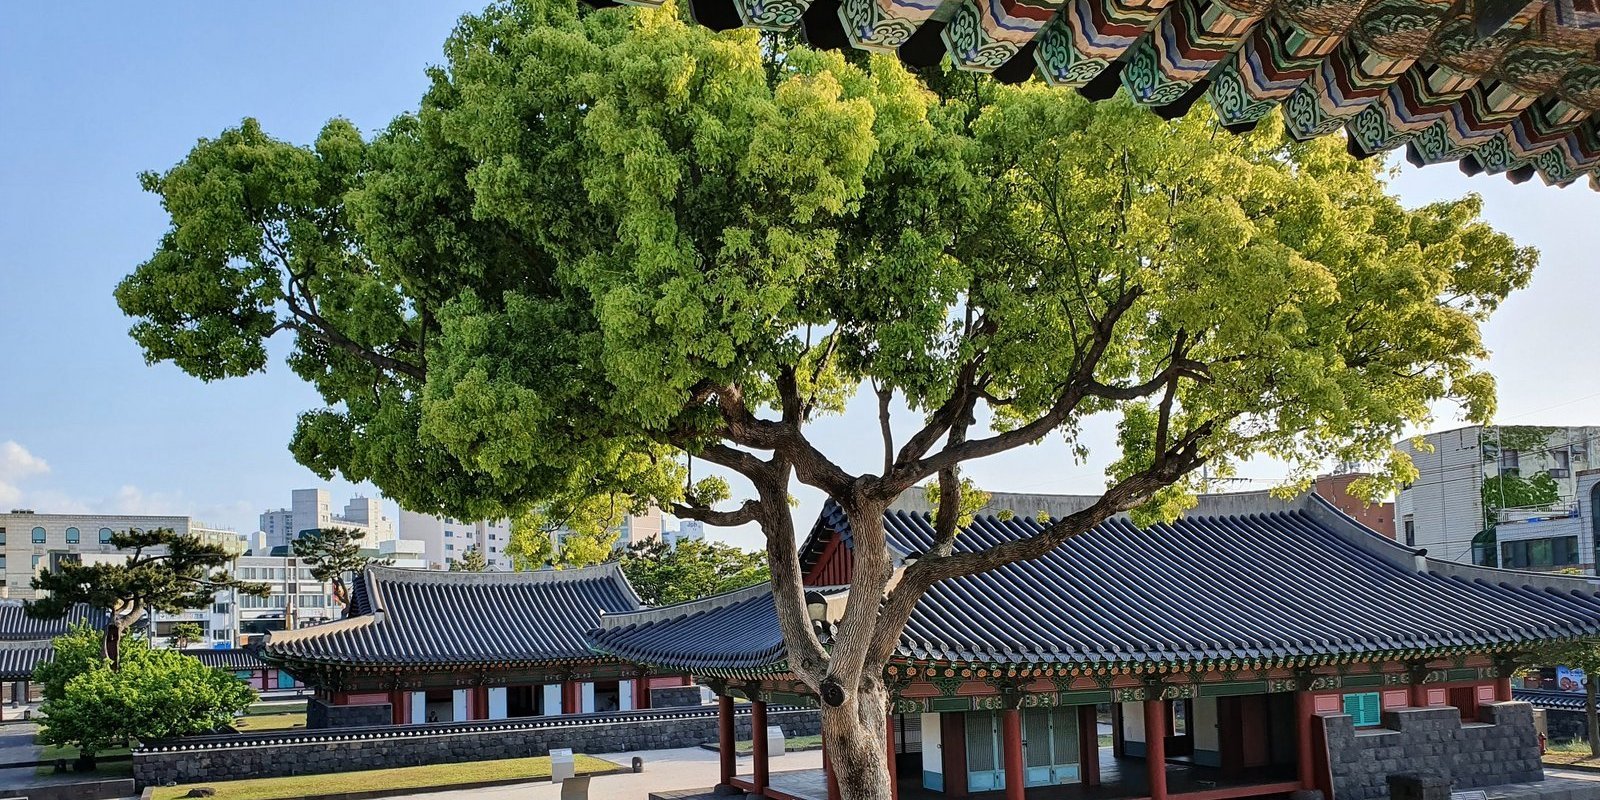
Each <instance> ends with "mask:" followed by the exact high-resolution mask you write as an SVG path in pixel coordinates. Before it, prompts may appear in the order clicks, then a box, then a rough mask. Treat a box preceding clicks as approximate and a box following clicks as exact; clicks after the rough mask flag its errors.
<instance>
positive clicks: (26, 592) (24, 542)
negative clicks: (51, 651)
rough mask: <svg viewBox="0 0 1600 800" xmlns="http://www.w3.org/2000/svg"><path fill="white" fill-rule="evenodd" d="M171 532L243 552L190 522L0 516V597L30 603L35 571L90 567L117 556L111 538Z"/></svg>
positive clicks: (223, 534)
mask: <svg viewBox="0 0 1600 800" xmlns="http://www.w3.org/2000/svg"><path fill="white" fill-rule="evenodd" d="M157 528H171V529H172V530H175V531H177V532H178V533H180V534H187V535H191V536H198V537H200V538H202V539H204V540H205V541H208V542H211V543H214V544H219V545H222V546H224V547H227V548H229V549H230V550H234V551H236V552H242V551H243V549H244V540H243V538H242V537H240V536H239V534H237V533H235V532H234V531H230V530H223V529H219V528H211V527H208V526H206V525H205V524H203V523H200V522H197V521H195V520H194V518H192V517H183V516H147V515H129V514H36V513H33V512H21V513H19V512H12V513H9V514H0V581H3V582H0V597H9V598H15V599H19V600H31V599H33V596H34V592H33V588H32V587H31V586H30V585H29V583H30V581H32V579H33V576H34V575H35V574H36V573H37V572H38V571H39V570H40V569H44V568H48V567H50V566H51V565H52V564H56V563H59V562H60V561H62V560H63V559H67V560H78V561H92V560H95V559H118V558H121V557H122V556H121V555H120V554H119V551H118V550H117V549H116V548H115V547H112V546H111V535H112V534H113V533H121V532H124V531H128V530H154V529H157Z"/></svg>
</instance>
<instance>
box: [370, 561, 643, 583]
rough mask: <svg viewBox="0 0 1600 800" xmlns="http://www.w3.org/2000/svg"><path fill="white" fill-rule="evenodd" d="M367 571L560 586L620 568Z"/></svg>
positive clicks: (421, 579)
mask: <svg viewBox="0 0 1600 800" xmlns="http://www.w3.org/2000/svg"><path fill="white" fill-rule="evenodd" d="M367 571H368V572H369V573H371V574H372V575H373V576H374V577H376V578H378V579H380V580H384V581H397V582H405V583H428V584H438V583H454V584H473V583H489V584H501V583H562V582H568V581H580V580H586V579H590V578H596V577H611V576H613V575H619V574H621V572H622V566H621V565H620V564H618V563H617V562H615V561H607V562H605V563H603V564H595V565H592V566H587V567H570V568H567V569H553V568H547V569H538V570H531V571H526V572H519V571H515V570H512V571H485V572H462V571H457V572H451V571H449V570H438V569H408V568H405V567H390V566H378V565H372V566H369V567H367Z"/></svg>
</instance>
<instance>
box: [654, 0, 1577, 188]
mask: <svg viewBox="0 0 1600 800" xmlns="http://www.w3.org/2000/svg"><path fill="white" fill-rule="evenodd" d="M629 2H633V3H636V4H640V5H660V3H661V2H662V0H629ZM688 5H689V7H690V9H691V11H692V12H693V14H694V18H695V19H696V20H698V21H699V22H700V23H701V24H703V25H705V26H707V27H709V28H712V29H714V30H723V29H728V28H737V27H741V26H749V27H753V28H759V29H762V30H774V31H794V32H799V33H801V34H803V35H804V37H805V38H806V40H807V41H809V42H810V43H812V44H813V45H814V46H818V47H825V48H836V47H846V46H848V47H856V48H861V49H864V50H874V51H880V52H893V53H898V54H899V56H900V58H901V59H902V60H903V61H905V62H906V63H908V64H910V65H912V66H919V67H920V66H929V65H932V64H936V63H938V62H939V61H940V60H941V59H943V58H945V57H948V58H950V59H951V61H952V62H953V63H954V64H955V66H956V67H957V68H960V69H964V70H970V71H974V72H984V73H991V74H993V75H994V76H995V77H996V78H998V79H1000V80H1003V81H1008V82H1020V81H1024V80H1027V79H1029V78H1030V77H1034V76H1037V77H1038V78H1039V79H1040V80H1043V81H1044V82H1046V83H1048V84H1050V85H1052V86H1058V87H1063V88H1067V87H1070V88H1074V89H1076V90H1077V91H1079V92H1080V93H1082V94H1083V95H1085V96H1086V97H1089V98H1091V99H1095V100H1099V99H1104V98H1108V97H1111V96H1112V95H1113V94H1115V93H1116V92H1117V91H1118V90H1125V91H1126V92H1127V94H1128V95H1129V96H1130V97H1131V98H1132V99H1133V101H1134V102H1136V103H1139V104H1141V105H1144V106H1147V107H1149V108H1151V109H1152V110H1154V111H1155V112H1156V113H1157V114H1160V115H1162V116H1163V117H1167V118H1169V119H1170V118H1174V117H1179V116H1183V115H1184V114H1186V113H1187V112H1188V110H1189V109H1190V108H1191V107H1192V106H1193V105H1194V104H1195V103H1196V102H1197V101H1199V100H1200V99H1201V98H1202V97H1203V98H1205V99H1206V101H1207V102H1209V103H1210V105H1211V107H1212V108H1213V109H1214V110H1215V112H1216V115H1217V117H1218V119H1219V121H1220V122H1221V123H1222V124H1223V125H1225V126H1226V127H1228V128H1229V129H1230V130H1234V131H1243V130H1249V129H1250V128H1252V127H1254V126H1255V125H1256V123H1257V122H1258V121H1260V120H1261V119H1262V118H1263V117H1265V116H1266V115H1267V114H1269V113H1271V112H1272V110H1273V109H1275V108H1282V109H1283V118H1284V121H1285V123H1286V124H1287V127H1288V130H1289V133H1290V134H1291V135H1293V136H1295V137H1296V138H1298V139H1302V140H1304V139H1310V138H1313V137H1317V136H1322V135H1327V134H1333V133H1336V132H1342V133H1343V134H1344V135H1345V137H1346V140H1347V142H1348V146H1349V150H1350V152H1351V153H1353V154H1355V155H1357V156H1360V157H1366V156H1371V155H1374V154H1377V153H1382V152H1385V151H1389V150H1394V149H1397V148H1404V151H1405V153H1406V158H1407V160H1409V161H1410V162H1411V163H1413V164H1416V165H1418V166H1422V165H1424V164H1438V163H1450V162H1457V163H1458V164H1459V165H1460V168H1461V170H1462V171H1463V172H1467V173H1468V174H1476V173H1480V172H1489V173H1503V174H1505V175H1507V176H1509V177H1510V178H1511V179H1512V180H1513V181H1516V182H1521V181H1525V180H1527V179H1529V178H1531V177H1533V176H1534V175H1535V174H1537V175H1538V176H1539V177H1540V178H1541V179H1543V180H1544V181H1545V182H1546V183H1550V184H1555V185H1560V186H1566V185H1568V184H1571V183H1574V182H1576V181H1580V180H1586V181H1587V182H1588V183H1589V185H1590V186H1593V187H1595V188H1596V189H1600V115H1597V112H1600V48H1597V42H1600V5H1597V3H1596V0H1531V1H1524V0H1513V1H1512V2H1489V0H1469V1H1468V2H1457V0H1334V2H1325V3H1307V2H1296V1H1294V0H1276V1H1272V0H1066V2H1059V1H1058V0H993V1H991V0H945V1H944V2H936V3H930V2H923V1H922V0H688Z"/></svg>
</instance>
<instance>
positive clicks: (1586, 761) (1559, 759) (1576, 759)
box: [1544, 739, 1600, 768]
mask: <svg viewBox="0 0 1600 800" xmlns="http://www.w3.org/2000/svg"><path fill="white" fill-rule="evenodd" d="M1544 763H1546V764H1553V765H1558V766H1563V767H1566V766H1575V767H1595V768H1600V758H1595V757H1594V756H1591V755H1589V743H1588V742H1585V741H1583V740H1581V739H1580V740H1577V741H1572V742H1551V743H1550V745H1549V746H1548V747H1547V748H1545V753H1544Z"/></svg>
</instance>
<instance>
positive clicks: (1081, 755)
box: [1078, 706, 1100, 786]
mask: <svg viewBox="0 0 1600 800" xmlns="http://www.w3.org/2000/svg"><path fill="white" fill-rule="evenodd" d="M1078 744H1079V747H1078V777H1079V779H1081V780H1082V781H1083V785H1084V786H1099V785H1100V716H1099V715H1098V714H1096V713H1095V707H1094V706H1078Z"/></svg>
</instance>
